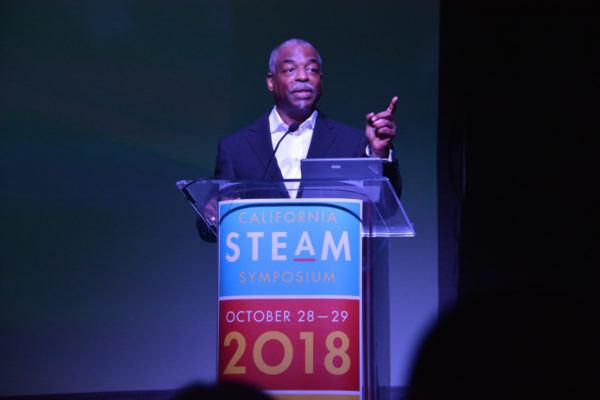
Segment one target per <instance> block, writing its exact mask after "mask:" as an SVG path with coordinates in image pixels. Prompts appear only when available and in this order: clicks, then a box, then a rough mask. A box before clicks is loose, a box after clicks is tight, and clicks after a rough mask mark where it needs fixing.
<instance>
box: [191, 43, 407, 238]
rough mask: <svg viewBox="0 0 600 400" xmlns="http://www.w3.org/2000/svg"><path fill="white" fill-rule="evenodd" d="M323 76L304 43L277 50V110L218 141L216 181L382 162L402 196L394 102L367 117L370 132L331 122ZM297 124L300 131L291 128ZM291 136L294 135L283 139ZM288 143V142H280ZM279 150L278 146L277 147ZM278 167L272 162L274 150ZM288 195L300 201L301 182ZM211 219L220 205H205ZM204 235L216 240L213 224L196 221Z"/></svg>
mask: <svg viewBox="0 0 600 400" xmlns="http://www.w3.org/2000/svg"><path fill="white" fill-rule="evenodd" d="M322 78H323V72H322V71H321V56H320V55H319V53H318V52H317V50H316V49H315V48H314V47H313V45H311V44H310V43H308V42H307V41H305V40H302V39H289V40H287V41H285V42H283V43H281V44H280V45H279V46H277V47H276V48H275V49H274V50H273V51H272V53H271V57H270V59H269V72H268V73H267V88H268V89H269V91H270V92H272V93H273V97H274V99H275V106H274V107H273V109H272V110H271V111H270V112H267V113H265V114H264V115H263V116H262V117H260V118H259V119H258V120H257V121H256V122H254V123H253V124H251V125H249V126H246V127H244V128H242V129H240V130H239V131H237V132H236V133H234V134H232V135H230V136H227V137H225V138H223V139H221V140H220V141H219V149H218V154H217V163H216V167H215V178H217V179H231V180H250V181H257V180H273V181H282V180H284V179H300V178H301V174H300V160H301V159H303V158H347V157H366V156H370V157H380V158H382V159H384V163H383V173H384V175H385V176H386V177H387V178H388V179H389V180H390V182H391V184H392V186H393V187H394V190H395V191H396V193H397V194H398V197H400V193H401V190H402V184H401V179H400V172H399V168H398V160H397V159H396V156H395V154H394V152H393V151H392V139H393V138H394V136H395V135H396V125H395V123H394V117H393V113H394V111H395V108H396V104H397V102H398V98H397V97H394V98H393V99H392V101H391V102H390V105H389V106H388V108H387V109H385V110H384V111H382V112H379V113H373V112H371V113H369V114H367V116H366V127H365V131H364V132H363V131H361V130H359V129H356V128H352V127H350V126H347V125H344V124H341V123H339V122H336V121H333V120H330V119H328V118H326V117H325V116H324V115H323V113H321V112H320V111H318V110H317V108H316V105H317V102H318V101H319V98H320V97H321V91H322ZM294 124H297V128H296V129H291V128H293V127H294ZM288 130H289V131H292V130H293V132H290V133H289V135H287V136H286V137H285V138H284V135H285V134H286V133H287V132H288ZM282 138H283V140H281V139H282ZM278 145H279V147H277V146H278ZM274 149H277V151H276V153H275V159H276V162H274V160H273V151H274ZM286 186H287V189H288V191H286V190H283V191H282V192H281V193H282V195H284V196H287V195H290V196H292V197H295V189H297V188H298V183H297V182H291V183H290V182H286ZM204 214H205V217H206V219H208V220H210V221H211V222H212V223H214V221H215V220H216V215H217V212H216V201H215V199H212V200H211V201H209V202H208V203H207V204H206V205H205V206H204ZM196 222H197V227H198V231H199V233H200V236H202V238H203V239H204V240H206V241H214V240H215V238H216V236H215V233H216V232H215V229H214V228H212V229H211V223H206V221H204V220H203V219H201V218H197V220H196Z"/></svg>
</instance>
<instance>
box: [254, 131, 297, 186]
mask: <svg viewBox="0 0 600 400" xmlns="http://www.w3.org/2000/svg"><path fill="white" fill-rule="evenodd" d="M299 127H300V124H299V123H297V122H294V123H292V124H291V125H290V126H289V128H288V130H287V132H286V133H285V134H284V135H283V136H282V137H281V139H279V142H277V145H276V146H275V149H274V150H273V153H271V158H269V162H268V163H267V166H266V168H265V170H264V172H263V174H262V177H261V178H260V179H261V180H263V179H265V175H266V174H267V171H268V170H269V167H270V166H271V163H272V162H273V159H274V158H275V153H277V149H278V148H279V145H280V144H281V141H282V140H283V138H284V137H286V136H287V135H288V134H289V133H290V132H296V131H297V130H298V128H299Z"/></svg>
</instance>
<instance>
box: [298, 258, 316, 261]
mask: <svg viewBox="0 0 600 400" xmlns="http://www.w3.org/2000/svg"><path fill="white" fill-rule="evenodd" d="M294 261H316V258H294Z"/></svg>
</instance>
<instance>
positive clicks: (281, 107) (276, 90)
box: [267, 39, 323, 124]
mask: <svg viewBox="0 0 600 400" xmlns="http://www.w3.org/2000/svg"><path fill="white" fill-rule="evenodd" d="M322 77H323V73H322V72H321V56H320V55H319V53H318V52H317V50H315V48H314V47H313V46H312V45H311V44H310V43H308V42H307V41H305V40H302V39H289V40H286V41H285V42H283V43H281V44H280V45H279V46H277V47H276V48H275V49H274V50H273V51H272V52H271V57H270V59H269V72H268V73H267V87H268V88H269V91H270V92H272V93H273V97H274V98H275V105H276V106H277V111H278V112H279V114H280V115H281V117H282V119H283V120H284V122H286V123H288V124H290V123H291V122H302V121H304V120H305V119H306V118H308V117H309V116H310V114H311V113H312V112H313V110H314V109H315V107H316V104H317V101H318V100H319V98H320V97H321V91H322V82H321V78H322ZM286 119H287V120H288V121H286Z"/></svg>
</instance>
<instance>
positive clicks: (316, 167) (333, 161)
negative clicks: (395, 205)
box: [300, 157, 383, 201]
mask: <svg viewBox="0 0 600 400" xmlns="http://www.w3.org/2000/svg"><path fill="white" fill-rule="evenodd" d="M300 171H301V173H302V187H303V190H302V197H304V198H307V197H309V198H327V197H331V198H338V197H342V198H356V199H361V200H365V199H366V198H369V199H371V200H372V201H379V196H380V189H379V184H378V183H375V182H373V181H371V182H369V181H367V182H366V184H365V183H363V182H362V180H363V179H376V178H381V177H382V175H383V161H382V160H381V158H369V157H362V158H305V159H302V160H300Z"/></svg>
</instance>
